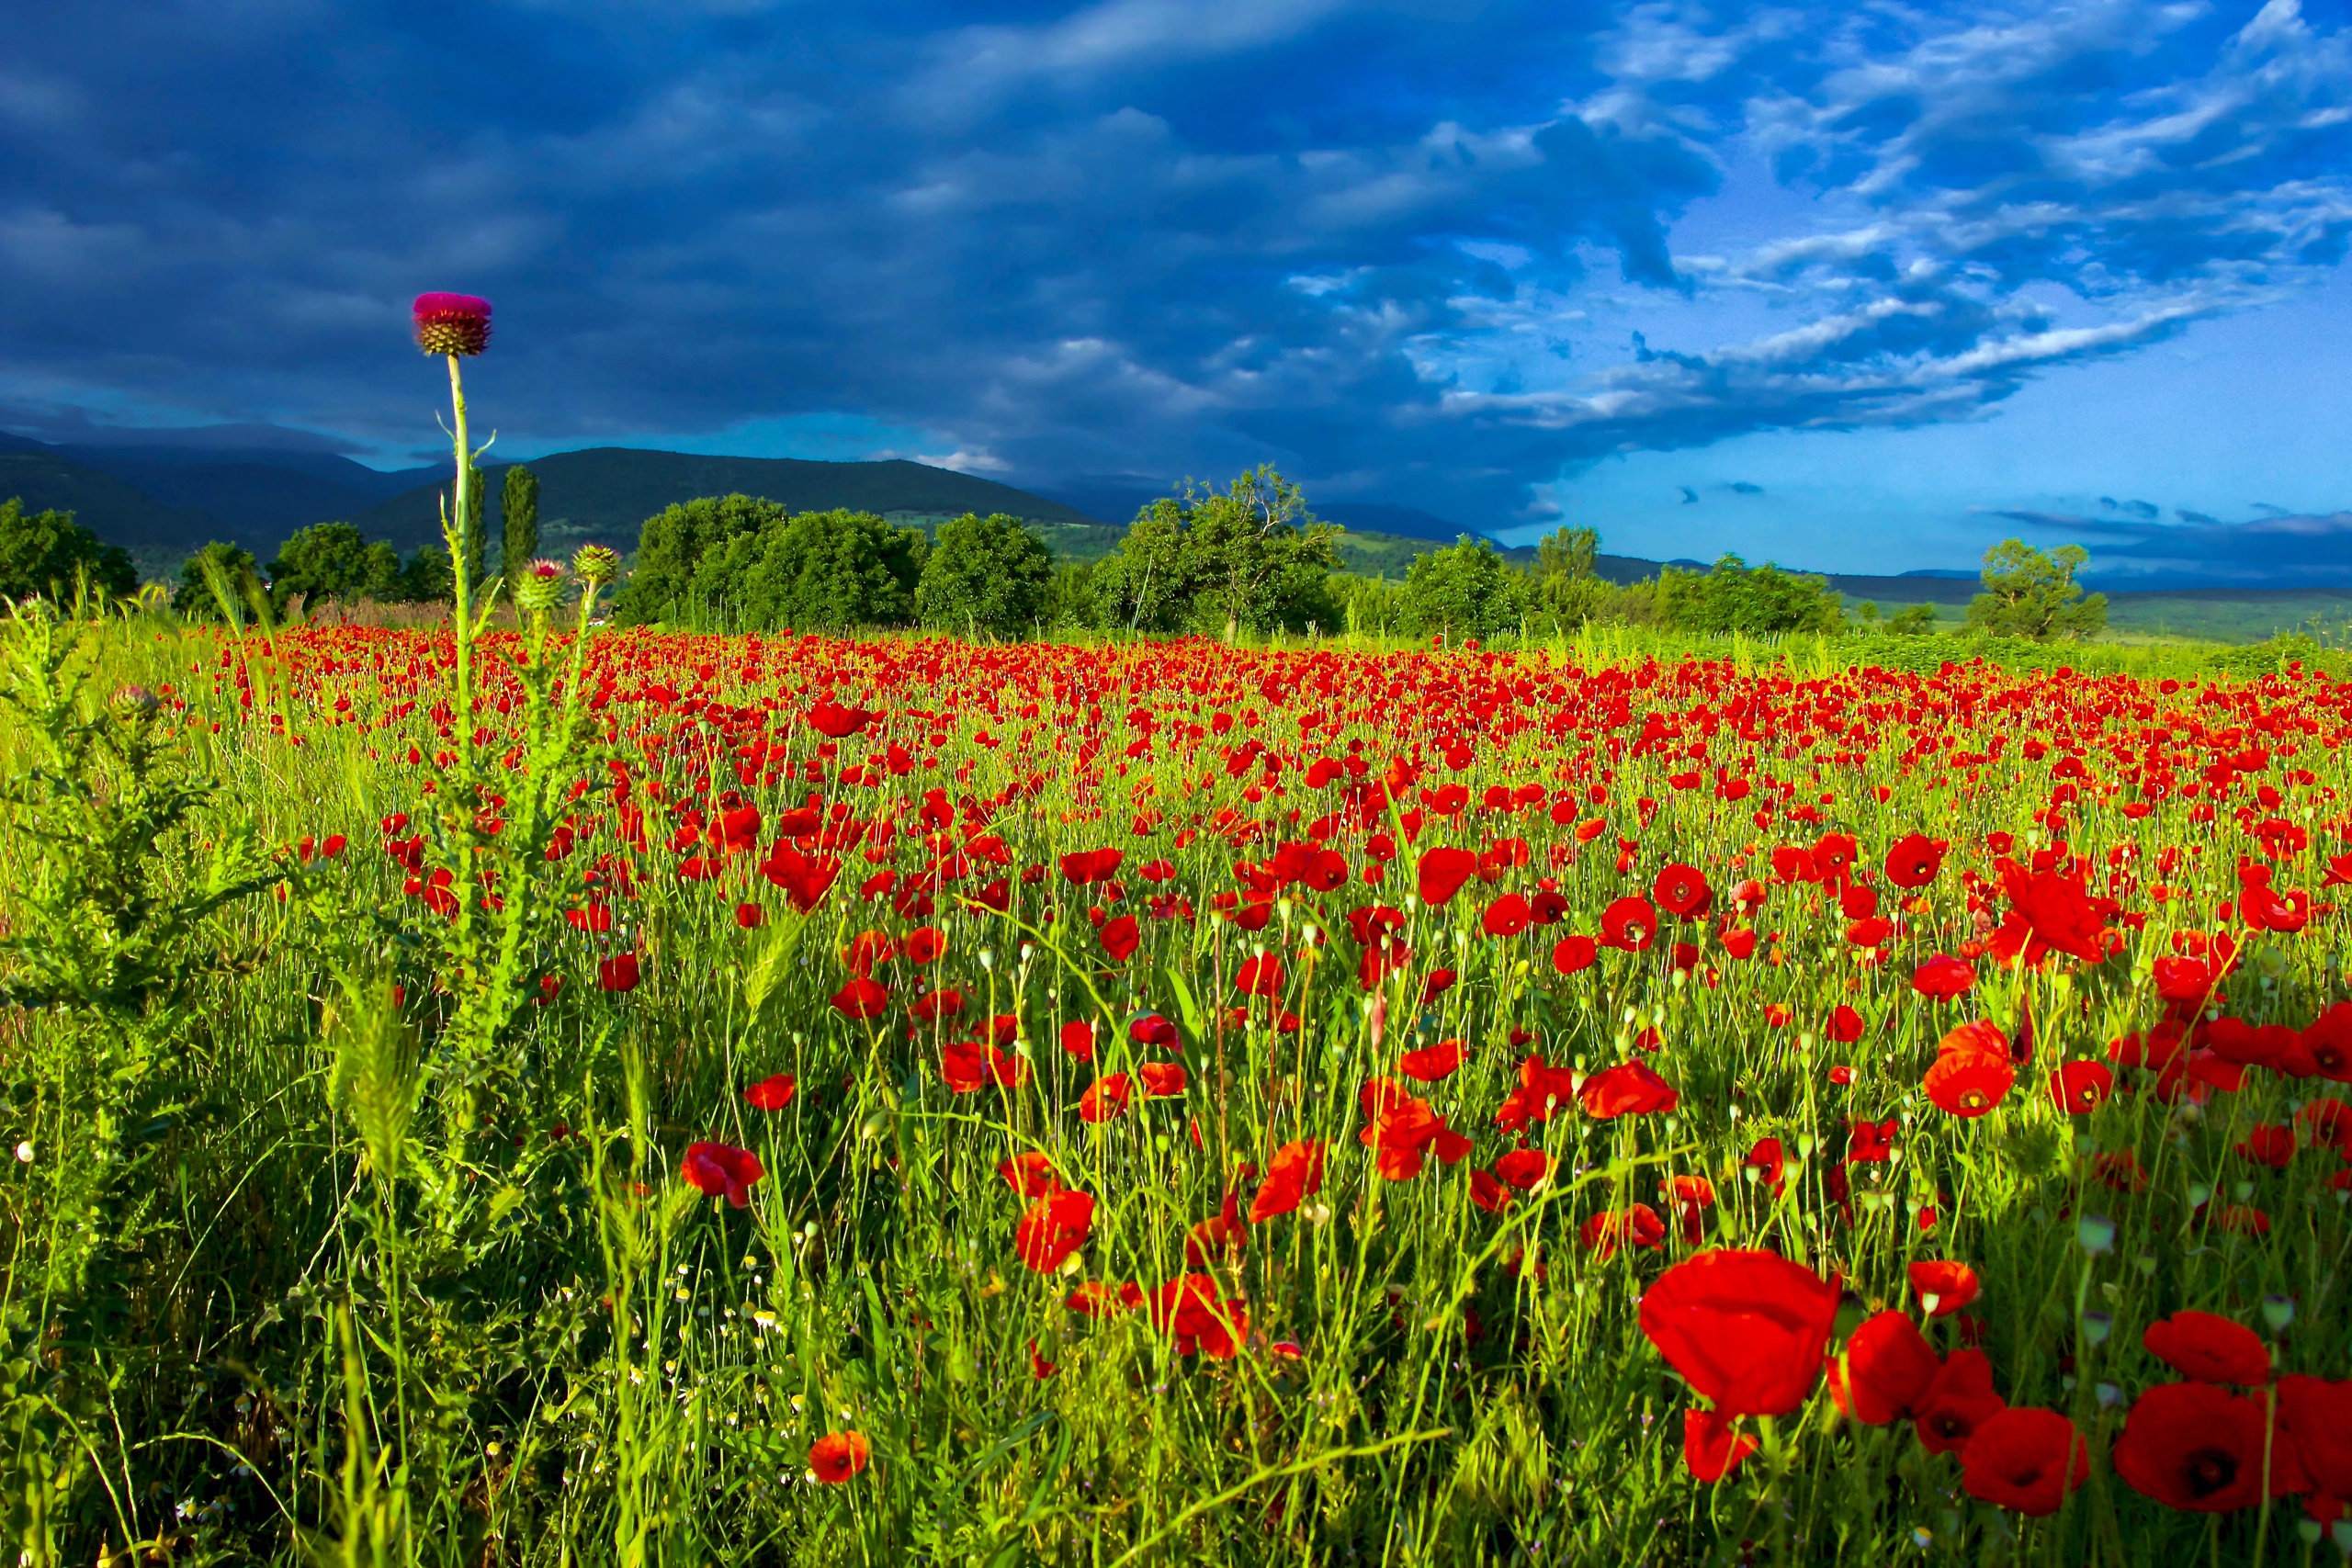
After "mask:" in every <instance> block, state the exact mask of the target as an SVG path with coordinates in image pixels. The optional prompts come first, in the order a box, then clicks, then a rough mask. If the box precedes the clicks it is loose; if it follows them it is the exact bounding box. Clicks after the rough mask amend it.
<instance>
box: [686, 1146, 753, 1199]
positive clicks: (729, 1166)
mask: <svg viewBox="0 0 2352 1568" xmlns="http://www.w3.org/2000/svg"><path fill="white" fill-rule="evenodd" d="M678 1174H679V1175H681V1176H683V1177H684V1178H685V1179H686V1180H687V1182H688V1183H689V1184H691V1185H692V1186H693V1187H694V1188H695V1190H698V1191H700V1192H701V1193H702V1194H703V1195H704V1196H705V1197H707V1198H718V1197H724V1198H725V1199H726V1200H727V1201H728V1203H729V1205H730V1206H732V1207H734V1208H738V1209H740V1208H742V1207H743V1206H744V1205H745V1204H747V1203H749V1202H750V1201H752V1183H753V1182H756V1181H758V1180H759V1179H761V1178H762V1177H763V1176H765V1175H766V1174H767V1172H766V1171H764V1170H763V1169H762V1168H760V1156H757V1155H755V1154H753V1153H752V1151H751V1150H749V1149H739V1148H735V1147H733V1146H731V1145H727V1144H688V1145H686V1157H685V1159H684V1162H682V1163H681V1164H680V1166H679V1167H678Z"/></svg>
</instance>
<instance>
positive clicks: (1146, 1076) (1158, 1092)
mask: <svg viewBox="0 0 2352 1568" xmlns="http://www.w3.org/2000/svg"><path fill="white" fill-rule="evenodd" d="M1136 1077H1139V1078H1141V1079H1142V1080H1143V1092H1144V1093H1145V1095H1147V1096H1148V1097H1149V1098H1151V1099H1153V1100H1171V1099H1173V1098H1175V1097H1176V1096H1177V1095H1180V1094H1182V1093H1183V1092H1184V1086H1185V1083H1186V1081H1187V1080H1186V1078H1185V1076H1184V1064H1183V1063H1182V1062H1144V1063H1140V1064H1138V1065H1137V1066H1136Z"/></svg>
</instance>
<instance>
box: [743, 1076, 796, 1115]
mask: <svg viewBox="0 0 2352 1568" xmlns="http://www.w3.org/2000/svg"><path fill="white" fill-rule="evenodd" d="M795 1087H796V1086H795V1085H794V1082H793V1078H792V1075H791V1074H790V1073H773V1074H771V1075H769V1076H768V1077H763V1078H762V1079H761V1080H760V1081H759V1082H757V1083H755V1084H753V1085H752V1087H751V1088H749V1089H745V1090H744V1091H743V1098H744V1099H745V1100H749V1101H751V1103H752V1106H753V1108H754V1109H756V1110H760V1111H781V1110H783V1109H784V1108H785V1107H786V1106H787V1105H789V1104H791V1103H792V1093H793V1089H794V1088H795Z"/></svg>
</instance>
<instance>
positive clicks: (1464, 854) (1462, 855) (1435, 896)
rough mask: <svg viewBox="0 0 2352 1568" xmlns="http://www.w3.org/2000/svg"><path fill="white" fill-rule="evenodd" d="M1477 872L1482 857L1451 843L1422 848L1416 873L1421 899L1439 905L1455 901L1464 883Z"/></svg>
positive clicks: (1429, 903)
mask: <svg viewBox="0 0 2352 1568" xmlns="http://www.w3.org/2000/svg"><path fill="white" fill-rule="evenodd" d="M1477 874H1478V857H1477V856H1476V855H1474V854H1472V853H1471V852H1469V851H1468V850H1462V849H1455V848H1453V847H1452V846H1451V845H1445V846H1441V847H1439V848H1436V849H1430V850H1424V851H1422V852H1421V860H1420V864H1419V867H1418V868H1417V869H1416V870H1415V873H1414V876H1415V880H1416V882H1417V884H1418V886H1419V892H1420V895H1421V902H1422V903H1424V904H1428V905H1430V906H1432V907H1435V908H1442V907H1443V906H1445V905H1446V904H1448V903H1450V902H1452V900H1453V896H1454V895H1455V894H1456V893H1459V892H1461V891H1462V885H1463V884H1464V883H1465V882H1467V881H1469V880H1470V879H1471V878H1472V877H1473V876H1476V875H1477Z"/></svg>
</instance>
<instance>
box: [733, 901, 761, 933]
mask: <svg viewBox="0 0 2352 1568" xmlns="http://www.w3.org/2000/svg"><path fill="white" fill-rule="evenodd" d="M767 919H768V916H767V911H766V910H764V909H763V908H760V907H759V906H758V905H757V904H738V905H736V906H735V923H736V925H737V926H739V927H741V929H742V930H744V931H757V930H758V929H759V928H760V927H762V926H763V925H765V924H766V923H767Z"/></svg>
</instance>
